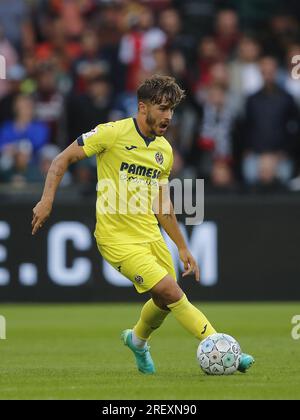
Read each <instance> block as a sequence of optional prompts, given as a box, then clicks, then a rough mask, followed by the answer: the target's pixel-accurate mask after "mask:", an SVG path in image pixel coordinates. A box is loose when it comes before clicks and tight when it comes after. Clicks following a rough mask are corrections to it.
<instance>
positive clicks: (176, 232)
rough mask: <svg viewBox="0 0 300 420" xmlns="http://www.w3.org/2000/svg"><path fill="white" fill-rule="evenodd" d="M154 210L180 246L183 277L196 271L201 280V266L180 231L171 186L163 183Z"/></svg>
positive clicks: (165, 228) (196, 276)
mask: <svg viewBox="0 0 300 420" xmlns="http://www.w3.org/2000/svg"><path fill="white" fill-rule="evenodd" d="M154 212H155V215H156V217H157V220H158V222H159V223H160V225H161V226H162V227H163V228H164V230H165V231H166V232H167V234H168V235H169V236H170V238H171V239H172V240H173V242H175V244H176V245H177V248H178V252H179V256H180V259H181V261H182V262H183V263H184V270H185V271H184V273H183V277H185V276H187V275H188V274H191V273H195V278H196V280H197V281H199V280H200V271H199V267H198V265H197V263H196V261H195V259H194V257H193V256H192V254H191V253H190V251H189V250H188V247H187V244H186V242H185V239H184V237H183V235H182V233H181V231H180V228H179V225H178V222H177V218H176V215H175V213H174V208H173V204H172V201H171V198H170V193H169V186H168V184H166V185H161V186H160V188H159V195H158V200H156V203H155V207H154Z"/></svg>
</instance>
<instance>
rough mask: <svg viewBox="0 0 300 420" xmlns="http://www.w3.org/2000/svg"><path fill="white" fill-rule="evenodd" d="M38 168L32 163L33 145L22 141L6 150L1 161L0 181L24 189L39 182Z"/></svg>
mask: <svg viewBox="0 0 300 420" xmlns="http://www.w3.org/2000/svg"><path fill="white" fill-rule="evenodd" d="M39 180H40V175H39V172H38V168H37V166H36V165H35V164H33V162H32V144H31V143H30V142H29V141H28V140H21V141H19V142H17V143H15V144H14V145H10V147H7V148H6V150H4V153H3V155H2V157H1V159H0V181H2V182H5V183H9V184H11V185H12V186H13V187H17V188H23V187H25V186H26V184H27V183H32V182H38V181H39Z"/></svg>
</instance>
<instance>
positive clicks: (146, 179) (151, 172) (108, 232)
mask: <svg viewBox="0 0 300 420" xmlns="http://www.w3.org/2000/svg"><path fill="white" fill-rule="evenodd" d="M77 141H78V144H79V145H80V146H82V147H83V150H84V152H85V154H86V155H87V157H91V156H93V155H96V157H97V175H98V187H97V206H96V214H97V224H96V230H95V237H96V240H97V242H98V243H99V244H101V245H109V244H126V243H128V244H129V243H143V242H153V241H157V240H160V239H161V233H160V230H159V227H158V221H157V218H156V217H155V214H154V212H153V208H152V206H153V201H154V199H155V197H156V196H157V194H158V191H159V185H160V184H165V183H168V178H169V175H170V171H171V168H172V165H173V153H172V147H171V145H170V144H169V142H168V141H167V140H166V139H165V138H164V137H153V138H148V137H146V136H144V135H143V134H142V133H141V131H140V129H139V127H138V124H137V121H136V119H135V118H127V119H124V120H120V121H116V122H109V123H106V124H100V125H98V126H97V127H96V128H95V129H94V130H92V131H90V132H89V133H85V134H82V136H80V137H79V138H78V139H77Z"/></svg>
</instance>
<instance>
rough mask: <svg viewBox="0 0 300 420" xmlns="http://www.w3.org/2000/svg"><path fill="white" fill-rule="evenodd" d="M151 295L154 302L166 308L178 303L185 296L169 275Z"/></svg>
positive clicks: (155, 287)
mask: <svg viewBox="0 0 300 420" xmlns="http://www.w3.org/2000/svg"><path fill="white" fill-rule="evenodd" d="M151 294H152V297H153V300H154V302H158V303H159V306H160V307H162V305H163V306H164V307H166V306H167V305H170V304H171V303H175V302H178V301H179V300H180V299H181V298H182V296H183V291H182V290H181V288H180V287H179V286H178V284H177V283H176V282H175V281H174V279H173V278H172V277H171V276H170V275H168V276H166V277H164V278H163V279H162V280H161V281H160V282H159V283H158V284H157V285H155V286H154V287H153V289H152V290H151Z"/></svg>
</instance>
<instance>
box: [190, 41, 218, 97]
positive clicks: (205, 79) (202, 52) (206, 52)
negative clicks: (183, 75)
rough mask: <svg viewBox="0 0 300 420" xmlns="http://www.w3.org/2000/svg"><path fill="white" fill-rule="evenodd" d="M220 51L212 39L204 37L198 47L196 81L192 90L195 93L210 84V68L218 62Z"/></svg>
mask: <svg viewBox="0 0 300 420" xmlns="http://www.w3.org/2000/svg"><path fill="white" fill-rule="evenodd" d="M220 56H221V53H220V50H219V48H218V46H217V44H216V42H215V40H214V38H213V37H204V38H203V39H202V40H201V41H200V43H199V46H198V59H197V65H196V81H195V83H194V90H195V91H197V90H199V89H201V88H203V87H204V86H208V85H209V84H210V83H211V67H212V66H213V65H214V64H215V63H217V62H219V61H220Z"/></svg>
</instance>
